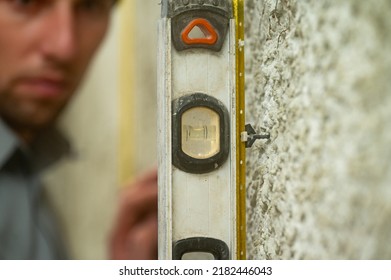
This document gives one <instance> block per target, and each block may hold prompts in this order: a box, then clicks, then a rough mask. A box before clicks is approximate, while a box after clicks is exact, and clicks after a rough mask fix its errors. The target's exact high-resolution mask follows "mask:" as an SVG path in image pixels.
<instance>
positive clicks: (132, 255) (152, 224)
mask: <svg viewBox="0 0 391 280" xmlns="http://www.w3.org/2000/svg"><path fill="white" fill-rule="evenodd" d="M157 230H158V222H157V216H156V215H150V216H149V217H148V218H147V219H145V220H144V221H143V222H142V223H140V224H138V225H137V226H135V227H134V228H133V229H132V231H130V232H129V234H128V237H127V244H126V246H123V247H122V248H123V249H124V250H126V252H122V253H121V255H123V256H126V258H127V259H130V260H152V259H157Z"/></svg>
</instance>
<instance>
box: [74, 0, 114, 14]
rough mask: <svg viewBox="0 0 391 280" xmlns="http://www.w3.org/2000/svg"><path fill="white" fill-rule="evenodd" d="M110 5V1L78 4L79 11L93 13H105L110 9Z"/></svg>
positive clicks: (91, 1)
mask: <svg viewBox="0 0 391 280" xmlns="http://www.w3.org/2000/svg"><path fill="white" fill-rule="evenodd" d="M110 3H111V1H110V0H82V1H80V3H79V9H81V10H83V11H85V12H94V13H101V12H107V11H109V10H110V8H111V4H110Z"/></svg>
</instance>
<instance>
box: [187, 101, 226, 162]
mask: <svg viewBox="0 0 391 280" xmlns="http://www.w3.org/2000/svg"><path fill="white" fill-rule="evenodd" d="M181 124H182V125H181V126H182V127H181V128H182V151H183V152H184V153H185V154H186V155H188V156H190V157H193V158H196V159H207V158H210V157H213V156H214V155H217V154H218V153H219V152H220V117H219V115H218V114H217V113H216V112H215V111H213V110H212V109H210V108H207V107H193V108H191V109H189V110H187V111H186V112H184V113H183V114H182V119H181Z"/></svg>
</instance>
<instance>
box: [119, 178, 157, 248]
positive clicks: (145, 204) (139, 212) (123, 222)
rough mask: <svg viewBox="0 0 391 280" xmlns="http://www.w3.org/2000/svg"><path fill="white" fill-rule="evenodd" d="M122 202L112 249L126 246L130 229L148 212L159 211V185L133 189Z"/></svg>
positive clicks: (154, 212)
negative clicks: (137, 189)
mask: <svg viewBox="0 0 391 280" xmlns="http://www.w3.org/2000/svg"><path fill="white" fill-rule="evenodd" d="M130 193H131V195H130V196H128V197H127V198H126V199H124V200H123V201H122V202H121V206H120V211H119V214H118V218H117V221H116V224H115V227H114V230H113V233H112V237H111V249H112V250H114V251H116V250H119V249H120V248H121V247H124V245H125V240H126V238H127V235H128V232H129V230H131V229H132V228H133V227H134V226H135V225H136V224H137V223H139V222H140V221H141V220H142V219H144V218H145V217H146V216H147V215H148V214H151V213H153V214H155V215H156V213H157V186H156V183H155V187H145V188H143V189H142V191H132V192H130Z"/></svg>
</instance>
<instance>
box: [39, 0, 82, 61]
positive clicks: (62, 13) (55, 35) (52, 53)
mask: <svg viewBox="0 0 391 280" xmlns="http://www.w3.org/2000/svg"><path fill="white" fill-rule="evenodd" d="M43 28H44V29H45V30H44V32H43V34H44V38H42V51H43V53H44V55H45V56H46V57H48V58H49V59H52V60H55V61H57V62H60V63H66V62H68V61H69V60H71V59H73V58H74V57H75V54H76V51H77V38H76V35H77V30H76V18H75V15H74V14H73V11H72V9H71V7H68V6H66V5H64V6H57V7H53V9H52V10H51V11H50V14H49V15H48V17H47V19H46V20H45V25H44V27H43Z"/></svg>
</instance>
